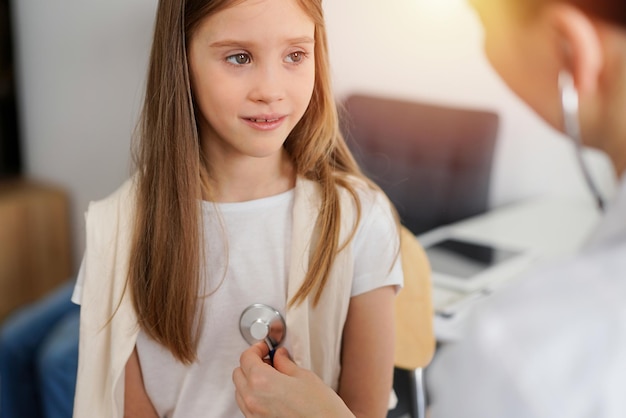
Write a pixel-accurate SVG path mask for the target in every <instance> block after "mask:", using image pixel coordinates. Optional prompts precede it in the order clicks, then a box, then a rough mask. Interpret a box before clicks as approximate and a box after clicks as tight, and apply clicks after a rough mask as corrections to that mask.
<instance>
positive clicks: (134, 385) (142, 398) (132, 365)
mask: <svg viewBox="0 0 626 418" xmlns="http://www.w3.org/2000/svg"><path fill="white" fill-rule="evenodd" d="M124 418H158V414H157V412H156V410H155V409H154V406H153V405H152V402H151V401H150V398H149V397H148V394H147V393H146V388H145V386H144V384H143V376H142V374H141V365H140V364H139V356H138V355H137V349H136V348H135V349H134V350H133V353H132V354H131V355H130V358H129V359H128V361H127V362H126V369H125V373H124Z"/></svg>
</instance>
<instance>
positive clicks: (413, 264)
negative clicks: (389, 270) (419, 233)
mask: <svg viewBox="0 0 626 418" xmlns="http://www.w3.org/2000/svg"><path fill="white" fill-rule="evenodd" d="M400 243H401V244H400V256H401V258H402V269H403V271H404V286H403V287H402V289H401V290H400V292H399V293H398V295H397V296H396V301H395V311H396V321H395V322H396V344H395V357H394V358H395V361H394V365H395V367H399V368H401V369H408V370H413V369H417V368H421V367H426V366H427V365H428V363H430V360H431V359H432V357H433V354H434V353H435V334H434V330H433V305H432V298H431V280H430V264H429V263H428V259H427V258H426V253H425V252H424V249H423V248H422V246H421V245H420V243H419V242H418V241H417V239H416V237H415V235H413V233H411V231H409V230H408V229H406V228H405V227H401V230H400Z"/></svg>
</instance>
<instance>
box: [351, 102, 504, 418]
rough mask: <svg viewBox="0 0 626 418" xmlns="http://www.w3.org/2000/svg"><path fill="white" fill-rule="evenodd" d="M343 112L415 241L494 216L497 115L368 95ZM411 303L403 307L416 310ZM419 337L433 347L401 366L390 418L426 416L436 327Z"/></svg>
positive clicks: (420, 301)
mask: <svg viewBox="0 0 626 418" xmlns="http://www.w3.org/2000/svg"><path fill="white" fill-rule="evenodd" d="M340 110H341V113H340V121H341V130H342V132H343V134H344V136H345V138H346V141H347V143H348V146H349V147H350V149H351V150H352V152H353V154H354V156H355V158H356V160H357V162H358V163H359V166H360V167H361V169H362V170H363V171H364V173H365V174H366V175H367V176H368V177H369V178H371V179H372V180H373V181H374V182H376V183H377V184H378V185H379V186H380V187H381V188H382V189H383V191H384V192H385V193H386V194H387V195H388V196H389V199H390V200H391V201H392V202H393V204H394V205H395V207H396V209H397V210H398V214H399V216H400V220H401V222H402V224H403V225H404V226H405V227H406V228H408V229H409V230H410V231H411V232H412V233H413V234H414V235H419V234H421V233H424V232H426V231H428V230H431V229H433V228H436V227H439V226H442V225H446V224H449V223H453V222H457V221H459V220H462V219H464V218H468V217H470V216H474V215H477V214H480V213H483V212H485V211H486V210H487V209H488V205H489V186H490V179H491V166H492V159H493V153H494V148H495V144H496V137H497V133H498V126H499V117H498V115H497V114H496V113H494V112H490V111H485V110H478V109H465V108H458V107H447V106H441V105H434V104H428V103H418V102H413V101H406V100H398V99H392V98H384V97H375V96H367V95H352V96H349V97H348V98H347V99H346V100H345V101H344V102H343V103H342V106H340ZM429 297H430V293H429V292H425V291H422V297H419V298H418V297H413V303H414V305H416V306H414V308H417V305H420V307H421V308H423V307H424V305H425V306H426V307H428V308H429V309H431V310H432V304H431V301H430V300H429V299H428V298H429ZM409 302H410V301H409ZM409 302H407V301H404V302H403V305H404V306H406V307H410V303H409ZM416 315H418V314H416ZM420 315H421V316H422V317H426V318H428V316H425V315H423V314H420ZM430 318H431V320H432V316H431V317H430ZM399 322H400V323H402V321H399ZM405 322H406V321H405ZM418 332H420V333H421V334H420V335H418V336H417V335H413V336H410V330H408V328H407V331H406V332H404V334H405V336H410V338H413V339H415V340H416V341H418V339H421V340H422V341H425V342H426V343H421V344H417V345H416V346H417V347H418V348H417V349H416V352H415V353H409V354H414V355H415V356H416V357H415V359H411V360H410V361H405V362H404V364H407V365H406V366H404V365H403V363H402V362H398V361H397V362H396V366H395V370H394V390H395V392H396V395H397V396H398V401H399V402H398V406H397V407H396V408H395V409H394V410H392V411H390V412H389V414H388V417H390V418H391V417H400V416H403V417H404V416H406V414H407V413H408V414H409V415H410V416H411V417H413V418H424V416H425V405H426V401H427V399H426V397H425V395H426V394H425V390H424V387H423V368H424V367H425V366H426V365H427V364H428V362H429V361H430V356H429V355H430V353H429V351H428V347H429V346H428V341H429V338H431V336H432V334H431V333H432V325H431V326H428V325H422V326H420V329H419V330H418ZM414 345H415V344H414ZM423 347H426V350H424V349H423ZM424 353H425V355H424ZM420 356H421V357H420ZM396 358H398V356H396ZM406 358H409V357H406ZM416 366H417V367H416Z"/></svg>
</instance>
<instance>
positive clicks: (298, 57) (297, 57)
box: [285, 51, 305, 64]
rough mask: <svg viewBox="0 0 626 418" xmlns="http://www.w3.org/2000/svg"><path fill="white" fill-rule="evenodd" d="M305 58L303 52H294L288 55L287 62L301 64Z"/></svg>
mask: <svg viewBox="0 0 626 418" xmlns="http://www.w3.org/2000/svg"><path fill="white" fill-rule="evenodd" d="M304 58H305V53H304V52H302V51H297V52H292V53H291V54H289V55H287V57H286V58H285V60H286V61H287V62H290V63H294V64H297V63H299V62H302V60H303V59H304Z"/></svg>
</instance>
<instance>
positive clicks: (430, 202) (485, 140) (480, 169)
mask: <svg viewBox="0 0 626 418" xmlns="http://www.w3.org/2000/svg"><path fill="white" fill-rule="evenodd" d="M342 107H343V111H342V113H341V118H340V121H341V129H342V132H343V134H344V136H345V137H346V141H347V143H348V146H349V147H350V149H351V150H352V152H353V154H354V156H355V158H356V160H357V162H358V163H359V165H360V167H361V169H362V170H363V171H364V172H365V174H366V175H367V176H368V177H370V178H371V179H372V180H373V181H374V182H376V183H377V184H378V185H379V186H380V187H381V188H382V189H383V190H384V191H385V193H386V194H387V195H388V196H389V199H390V200H391V201H392V202H393V203H394V205H395V206H396V209H397V210H398V213H399V215H400V220H401V221H402V224H403V225H405V226H406V227H407V228H409V229H410V230H411V231H412V232H413V233H414V234H421V233H423V232H425V231H428V230H430V229H433V228H435V227H438V226H441V225H445V224H449V223H452V222H456V221H459V220H461V219H464V218H467V217H470V216H474V215H477V214H479V213H482V212H485V211H486V210H487V209H488V203H489V202H488V198H489V184H490V174H491V165H492V158H493V151H494V147H495V142H496V136H497V132H498V124H499V117H498V115H497V114H496V113H493V112H489V111H484V110H475V109H462V108H452V107H446V106H436V105H432V104H425V103H417V102H411V101H403V100H397V99H389V98H382V97H374V96H366V95H352V96H350V97H348V98H347V99H346V100H345V101H344V102H343V106H342Z"/></svg>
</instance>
